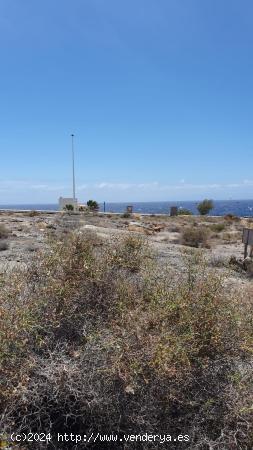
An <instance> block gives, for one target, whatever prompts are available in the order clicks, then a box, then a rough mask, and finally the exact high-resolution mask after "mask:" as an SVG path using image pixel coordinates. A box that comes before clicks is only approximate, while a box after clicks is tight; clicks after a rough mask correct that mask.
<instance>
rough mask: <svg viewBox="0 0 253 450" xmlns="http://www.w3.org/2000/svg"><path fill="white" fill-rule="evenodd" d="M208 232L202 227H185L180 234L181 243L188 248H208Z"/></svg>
mask: <svg viewBox="0 0 253 450" xmlns="http://www.w3.org/2000/svg"><path fill="white" fill-rule="evenodd" d="M209 235H210V233H209V230H208V229H207V227H204V226H192V227H186V228H184V229H183V230H182V233H181V243H182V244H183V245H188V246H189V247H208V238H209Z"/></svg>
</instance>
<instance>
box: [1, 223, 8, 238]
mask: <svg viewBox="0 0 253 450" xmlns="http://www.w3.org/2000/svg"><path fill="white" fill-rule="evenodd" d="M8 236H9V230H8V229H7V228H6V226H5V225H2V224H0V239H6V238H7V237H8Z"/></svg>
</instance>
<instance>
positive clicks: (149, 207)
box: [0, 200, 253, 217]
mask: <svg viewBox="0 0 253 450" xmlns="http://www.w3.org/2000/svg"><path fill="white" fill-rule="evenodd" d="M198 203H199V201H168V202H166V201H163V202H128V203H127V202H124V203H109V202H108V203H107V202H105V203H101V204H100V205H99V206H100V211H101V212H107V213H123V212H124V211H125V210H126V207H127V206H130V205H131V206H133V212H135V213H139V214H168V213H169V212H170V208H171V206H177V207H178V208H187V209H189V210H190V211H191V212H192V213H193V214H198V210H197V205H198ZM0 209H2V210H18V211H25V210H36V211H57V210H58V204H23V205H21V204H19V205H0ZM226 214H234V215H236V216H239V217H253V200H216V201H214V208H213V209H212V211H211V212H210V215H212V216H224V215H226Z"/></svg>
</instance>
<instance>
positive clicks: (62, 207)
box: [59, 197, 78, 211]
mask: <svg viewBox="0 0 253 450" xmlns="http://www.w3.org/2000/svg"><path fill="white" fill-rule="evenodd" d="M66 205H72V206H73V208H74V209H73V211H78V201H77V199H76V198H71V197H70V198H67V197H60V198H59V210H60V211H65V207H66Z"/></svg>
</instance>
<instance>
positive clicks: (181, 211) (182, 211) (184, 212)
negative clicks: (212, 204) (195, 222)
mask: <svg viewBox="0 0 253 450" xmlns="http://www.w3.org/2000/svg"><path fill="white" fill-rule="evenodd" d="M177 215H178V216H192V212H191V211H190V210H189V209H187V208H179V209H178V213H177Z"/></svg>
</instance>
